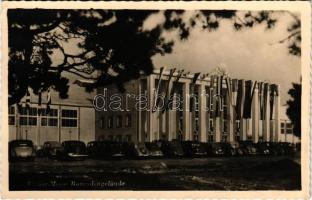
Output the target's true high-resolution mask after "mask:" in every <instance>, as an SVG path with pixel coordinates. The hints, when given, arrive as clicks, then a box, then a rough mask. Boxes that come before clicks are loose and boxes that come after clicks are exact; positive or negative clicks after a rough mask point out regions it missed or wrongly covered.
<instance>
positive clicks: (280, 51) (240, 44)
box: [145, 11, 301, 104]
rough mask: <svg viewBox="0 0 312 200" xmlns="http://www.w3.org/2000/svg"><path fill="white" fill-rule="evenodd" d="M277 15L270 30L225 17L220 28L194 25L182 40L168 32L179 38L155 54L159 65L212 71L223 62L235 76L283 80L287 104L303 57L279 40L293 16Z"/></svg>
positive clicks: (149, 23)
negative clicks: (168, 50)
mask: <svg viewBox="0 0 312 200" xmlns="http://www.w3.org/2000/svg"><path fill="white" fill-rule="evenodd" d="M189 12H191V11H189ZM276 15H277V16H278V22H277V24H276V26H275V27H274V28H273V29H270V30H266V29H265V26H264V25H257V26H254V27H253V28H250V29H245V30H241V31H235V30H234V29H233V23H232V22H231V21H229V20H223V21H221V24H220V28H219V29H217V30H216V31H212V32H209V31H207V30H202V29H201V28H196V29H194V30H193V31H192V32H191V34H190V37H189V38H188V40H186V41H180V40H178V39H177V38H178V37H177V33H166V38H171V39H174V40H175V45H174V48H173V52H172V53H171V54H167V55H165V56H161V55H157V56H154V57H153V63H154V65H155V68H160V67H162V66H163V67H165V68H166V69H170V68H177V69H185V70H186V71H190V72H192V73H196V72H202V73H209V72H211V71H213V69H215V68H216V67H218V66H220V65H223V66H225V68H226V69H227V71H228V73H229V75H230V76H231V77H232V78H239V79H247V80H257V81H269V82H271V83H276V84H280V87H281V104H285V103H286V101H287V99H289V96H288V94H287V91H288V90H289V89H290V88H291V83H292V82H297V83H298V82H300V74H301V67H300V66H301V61H300V59H301V58H300V57H298V56H293V55H290V54H289V53H288V49H287V44H288V43H287V42H285V43H283V44H279V43H277V42H278V41H279V40H282V39H284V38H285V37H287V36H288V34H289V33H287V27H288V26H289V25H290V22H291V20H293V18H292V17H291V16H290V15H289V14H287V13H284V14H276ZM162 20H164V19H163V18H162V17H160V15H154V16H151V17H150V18H149V19H148V20H147V22H145V24H146V27H147V28H149V27H152V26H153V25H155V24H158V23H159V22H160V21H162Z"/></svg>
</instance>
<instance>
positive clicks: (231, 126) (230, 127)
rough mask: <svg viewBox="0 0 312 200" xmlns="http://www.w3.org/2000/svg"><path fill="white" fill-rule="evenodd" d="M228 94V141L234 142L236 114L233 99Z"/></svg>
mask: <svg viewBox="0 0 312 200" xmlns="http://www.w3.org/2000/svg"><path fill="white" fill-rule="evenodd" d="M229 98H230V97H229V96H228V98H227V99H228V102H227V107H228V112H229V118H228V135H229V137H228V142H230V143H232V142H234V125H235V116H234V108H233V106H232V104H231V99H229Z"/></svg>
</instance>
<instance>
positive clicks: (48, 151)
mask: <svg viewBox="0 0 312 200" xmlns="http://www.w3.org/2000/svg"><path fill="white" fill-rule="evenodd" d="M62 150H63V147H62V144H61V143H59V142H57V141H46V142H44V143H43V146H42V148H41V149H39V150H37V156H39V157H49V158H51V159H55V158H56V157H57V154H58V153H57V152H58V151H62Z"/></svg>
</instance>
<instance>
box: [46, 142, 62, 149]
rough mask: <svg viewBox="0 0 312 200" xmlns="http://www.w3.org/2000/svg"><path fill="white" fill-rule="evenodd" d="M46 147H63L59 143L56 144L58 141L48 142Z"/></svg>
mask: <svg viewBox="0 0 312 200" xmlns="http://www.w3.org/2000/svg"><path fill="white" fill-rule="evenodd" d="M45 145H46V146H48V147H54V148H55V147H61V146H62V145H61V144H60V143H59V142H56V141H51V142H47V143H46V144H45Z"/></svg>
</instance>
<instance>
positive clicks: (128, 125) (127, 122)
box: [126, 114, 132, 127]
mask: <svg viewBox="0 0 312 200" xmlns="http://www.w3.org/2000/svg"><path fill="white" fill-rule="evenodd" d="M131 124H132V119H131V114H127V115H126V127H131Z"/></svg>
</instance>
